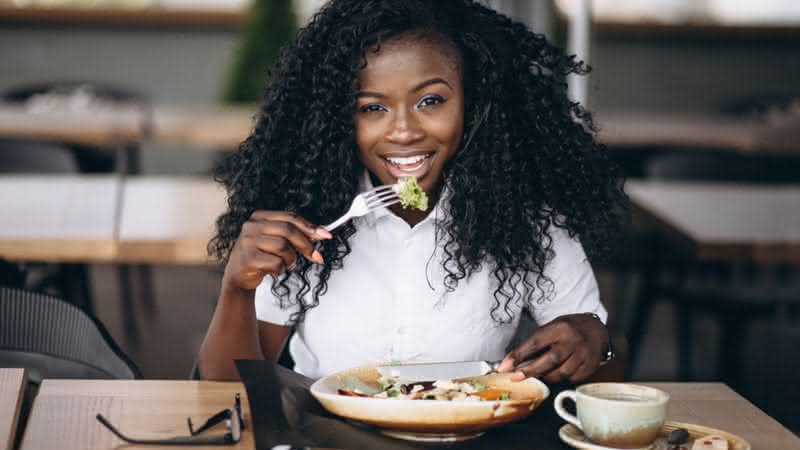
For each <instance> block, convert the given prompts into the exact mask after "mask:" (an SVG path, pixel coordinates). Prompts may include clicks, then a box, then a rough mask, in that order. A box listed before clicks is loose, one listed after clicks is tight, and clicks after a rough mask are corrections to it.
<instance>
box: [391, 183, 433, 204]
mask: <svg viewBox="0 0 800 450" xmlns="http://www.w3.org/2000/svg"><path fill="white" fill-rule="evenodd" d="M394 190H395V192H397V195H398V196H399V197H400V206H402V207H403V208H416V209H419V210H420V211H427V210H428V195H427V194H425V191H423V190H422V188H421V187H420V186H419V184H418V183H417V177H408V178H402V179H400V180H399V181H398V182H397V184H396V185H395V187H394Z"/></svg>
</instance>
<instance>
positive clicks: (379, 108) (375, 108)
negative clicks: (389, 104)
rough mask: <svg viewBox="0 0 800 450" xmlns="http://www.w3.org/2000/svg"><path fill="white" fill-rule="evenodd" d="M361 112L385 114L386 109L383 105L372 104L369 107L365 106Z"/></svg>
mask: <svg viewBox="0 0 800 450" xmlns="http://www.w3.org/2000/svg"><path fill="white" fill-rule="evenodd" d="M359 111H361V112H362V113H376V112H384V111H386V108H385V107H384V106H383V105H380V104H377V103H370V104H369V105H364V106H362V107H361V108H359Z"/></svg>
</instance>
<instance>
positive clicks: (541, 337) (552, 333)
mask: <svg viewBox="0 0 800 450" xmlns="http://www.w3.org/2000/svg"><path fill="white" fill-rule="evenodd" d="M558 334H559V330H558V327H557V326H556V324H553V323H550V324H547V325H545V326H543V327H541V328H538V329H537V330H536V331H535V332H534V333H533V335H532V336H531V337H529V338H528V339H526V340H525V341H524V342H523V343H522V344H520V345H518V346H517V347H516V348H514V349H513V350H511V351H510V352H509V353H508V355H506V357H505V358H504V359H503V361H502V362H501V363H500V366H498V367H497V371H498V372H510V371H511V370H513V369H514V368H515V367H516V366H517V364H519V363H521V362H523V361H527V360H529V359H530V358H531V357H533V356H534V355H536V354H537V353H540V352H542V351H543V350H545V349H546V348H548V347H549V346H551V345H552V344H553V343H555V342H556V341H557V340H558Z"/></svg>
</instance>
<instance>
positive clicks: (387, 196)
mask: <svg viewBox="0 0 800 450" xmlns="http://www.w3.org/2000/svg"><path fill="white" fill-rule="evenodd" d="M399 201H400V197H398V196H397V193H396V192H395V191H394V186H393V185H389V186H378V187H376V188H373V189H370V190H368V191H366V192H362V193H360V194H358V195H356V198H354V199H353V203H352V204H351V205H350V209H348V210H347V212H346V213H345V214H344V215H343V216H342V217H339V218H338V219H336V220H335V221H334V222H332V223H330V224H328V225H325V227H324V228H325V229H326V230H328V231H333V230H335V229H336V228H339V226H341V225H342V224H344V223H345V222H347V221H348V220H350V219H352V218H353V217H361V216H364V215H366V214H369V213H370V212H372V211H374V210H376V209H378V208H385V207H387V206H392V205H394V204H395V203H397V202H399Z"/></svg>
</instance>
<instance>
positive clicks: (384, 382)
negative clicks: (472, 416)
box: [338, 377, 511, 401]
mask: <svg viewBox="0 0 800 450" xmlns="http://www.w3.org/2000/svg"><path fill="white" fill-rule="evenodd" d="M378 383H379V384H380V386H381V390H380V391H378V392H376V393H374V394H365V393H363V392H360V391H359V390H358V389H355V390H352V391H349V390H345V389H339V390H338V393H339V395H347V396H351V397H370V398H391V399H397V400H446V401H452V400H467V401H492V400H511V391H508V390H504V389H492V388H490V387H488V386H486V385H484V384H481V383H476V382H469V381H466V380H436V381H416V382H407V383H404V382H402V381H401V380H399V379H397V378H392V377H381V378H379V379H378Z"/></svg>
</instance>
